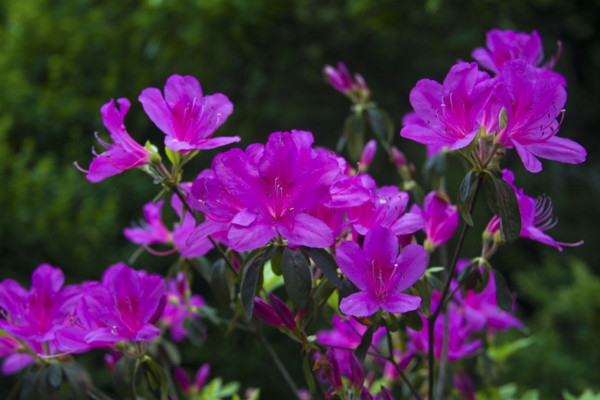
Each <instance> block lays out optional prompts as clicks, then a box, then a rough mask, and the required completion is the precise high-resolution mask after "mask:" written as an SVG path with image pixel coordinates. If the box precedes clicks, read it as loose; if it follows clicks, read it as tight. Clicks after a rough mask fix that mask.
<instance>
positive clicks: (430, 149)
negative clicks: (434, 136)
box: [392, 111, 446, 168]
mask: <svg viewBox="0 0 600 400" xmlns="http://www.w3.org/2000/svg"><path fill="white" fill-rule="evenodd" d="M409 125H417V126H421V127H422V128H425V129H429V128H428V125H427V123H426V122H425V121H423V120H422V119H421V117H419V114H417V113H416V112H414V111H410V112H407V113H406V114H404V117H402V127H405V126H409ZM426 147H427V158H432V157H433V156H435V155H436V154H438V153H440V152H441V151H443V150H444V147H446V146H444V145H440V144H428V145H426ZM398 153H399V154H401V155H402V156H401V158H400V160H401V162H400V165H398V164H399V163H398V162H396V163H395V164H396V168H401V167H403V166H404V165H406V158H404V154H402V153H400V151H399V150H398V149H397V148H396V147H392V154H393V156H394V157H395V159H397V158H398V157H399V154H398ZM402 161H403V162H402Z"/></svg>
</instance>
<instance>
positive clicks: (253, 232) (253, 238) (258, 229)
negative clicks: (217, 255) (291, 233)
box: [227, 222, 277, 251]
mask: <svg viewBox="0 0 600 400" xmlns="http://www.w3.org/2000/svg"><path fill="white" fill-rule="evenodd" d="M276 235H277V229H276V228H275V227H274V226H273V225H270V224H267V223H264V222H260V223H255V224H252V225H251V226H249V227H239V228H238V227H237V226H235V225H234V226H232V227H231V228H230V229H229V233H228V234H227V241H228V242H229V246H230V247H231V248H232V249H233V250H235V251H246V250H254V249H258V248H259V247H262V246H264V245H265V244H267V243H268V242H269V240H271V239H272V238H274V237H275V236H276Z"/></svg>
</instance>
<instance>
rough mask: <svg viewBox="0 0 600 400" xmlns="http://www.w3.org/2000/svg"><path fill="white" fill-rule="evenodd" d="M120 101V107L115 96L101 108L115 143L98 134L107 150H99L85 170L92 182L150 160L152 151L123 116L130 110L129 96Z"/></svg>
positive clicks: (103, 120)
mask: <svg viewBox="0 0 600 400" xmlns="http://www.w3.org/2000/svg"><path fill="white" fill-rule="evenodd" d="M117 102H118V103H119V106H120V108H121V110H120V111H119V110H117V108H116V107H115V103H114V100H113V99H111V100H110V101H109V102H108V103H106V104H105V105H103V106H102V107H101V108H100V113H101V114H102V122H103V123H104V126H105V127H106V129H108V131H109V132H110V138H111V139H112V141H113V143H112V144H109V143H106V142H104V141H102V140H101V139H100V138H99V137H97V136H96V139H98V142H99V143H100V144H101V145H102V146H103V147H104V148H106V149H107V150H106V151H105V152H104V153H102V154H96V158H95V159H94V161H92V163H91V164H90V168H89V170H88V171H84V172H86V173H87V175H86V178H87V179H88V180H89V181H90V182H100V181H101V180H103V179H106V178H108V177H110V176H113V175H117V174H120V173H121V172H123V171H125V170H126V169H130V168H135V167H141V166H142V165H145V164H148V162H149V159H150V156H151V152H150V151H148V150H146V149H145V148H144V147H142V146H141V145H140V144H139V143H137V142H136V141H135V140H133V139H132V138H131V136H129V133H127V130H126V129H125V124H124V122H123V120H124V119H125V115H126V114H127V111H128V110H129V106H130V103H129V100H127V99H125V98H121V99H118V100H117ZM94 154H95V153H94ZM76 165H77V164H76Z"/></svg>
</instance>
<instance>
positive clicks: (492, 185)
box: [483, 173, 500, 216]
mask: <svg viewBox="0 0 600 400" xmlns="http://www.w3.org/2000/svg"><path fill="white" fill-rule="evenodd" d="M496 179H498V178H496V177H495V176H493V175H492V174H491V173H486V174H484V175H483V191H484V192H485V200H486V202H487V205H488V207H489V209H490V211H491V212H492V214H494V215H497V216H500V207H499V206H498V193H497V189H496Z"/></svg>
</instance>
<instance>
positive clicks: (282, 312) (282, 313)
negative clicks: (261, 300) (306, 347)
mask: <svg viewBox="0 0 600 400" xmlns="http://www.w3.org/2000/svg"><path fill="white" fill-rule="evenodd" d="M269 301H270V302H271V306H272V307H273V310H275V313H276V314H277V316H278V317H279V318H280V319H281V322H282V323H283V324H284V325H285V326H286V327H287V328H288V329H290V330H294V329H296V320H295V319H294V315H293V314H292V312H291V311H290V309H289V308H288V306H287V304H285V303H284V302H283V300H281V299H280V298H279V297H277V296H275V295H274V294H273V293H269Z"/></svg>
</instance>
